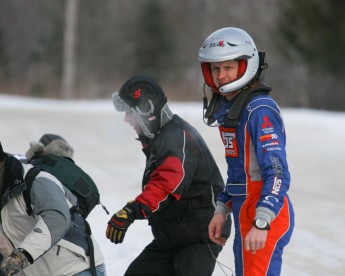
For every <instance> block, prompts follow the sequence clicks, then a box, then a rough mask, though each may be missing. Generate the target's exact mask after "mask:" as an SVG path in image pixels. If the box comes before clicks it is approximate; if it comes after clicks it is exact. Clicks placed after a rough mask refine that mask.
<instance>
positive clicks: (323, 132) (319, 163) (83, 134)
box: [0, 95, 345, 276]
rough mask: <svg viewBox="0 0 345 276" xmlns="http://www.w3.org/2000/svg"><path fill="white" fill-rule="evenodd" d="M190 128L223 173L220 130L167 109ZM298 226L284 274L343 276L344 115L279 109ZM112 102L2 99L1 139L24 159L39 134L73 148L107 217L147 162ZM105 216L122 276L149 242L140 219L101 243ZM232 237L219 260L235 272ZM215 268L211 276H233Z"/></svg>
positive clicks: (113, 267) (106, 247)
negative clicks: (119, 239) (121, 237)
mask: <svg viewBox="0 0 345 276" xmlns="http://www.w3.org/2000/svg"><path fill="white" fill-rule="evenodd" d="M171 108H172V110H173V111H174V112H175V113H177V114H179V115H181V116H182V117H183V118H184V119H185V120H187V121H189V122H190V123H191V124H192V125H194V126H195V127H196V128H197V129H198V130H199V131H200V132H201V134H202V135H203V137H204V139H205V140H206V142H207V143H208V145H209V147H210V148H211V150H212V152H213V154H214V156H215V158H216V160H217V162H218V165H219V167H220V169H221V171H222V172H223V173H224V178H225V171H226V165H225V161H224V153H223V151H224V149H223V145H222V143H221V140H220V137H219V133H218V130H217V129H215V128H210V127H207V126H206V125H205V124H204V123H203V122H202V104H201V101H200V103H176V102H172V103H171ZM283 114H284V119H285V123H286V131H287V139H288V140H287V141H288V144H287V153H288V161H289V166H290V171H291V175H292V182H291V187H290V191H289V194H290V197H291V199H292V202H293V204H294V208H295V214H296V226H295V231H294V234H293V237H292V240H291V242H290V244H289V246H288V247H286V250H285V252H284V256H283V258H284V260H283V261H284V265H283V270H282V275H285V276H290V275H299V276H304V275H312V276H315V275H339V276H340V275H345V274H344V273H345V272H344V271H345V238H344V237H345V235H344V229H345V180H344V179H345V177H344V175H345V174H344V173H343V172H342V171H343V170H345V142H344V141H345V113H341V112H325V111H316V110H307V109H290V108H287V109H283ZM123 116H124V114H123V113H118V112H116V111H115V110H114V109H113V107H112V103H111V100H110V99H109V100H102V101H57V100H55V101H54V100H38V99H31V98H22V97H12V96H5V95H0V141H1V142H2V145H3V147H4V149H5V150H6V151H7V152H11V153H25V151H26V150H27V149H28V146H29V142H30V141H37V140H38V139H39V138H40V137H41V135H42V134H44V133H56V134H60V135H61V136H63V137H64V138H65V139H66V140H67V141H69V143H70V144H71V145H72V146H73V147H74V149H75V158H74V159H75V161H76V162H77V164H79V165H80V166H81V167H82V168H84V169H85V170H86V171H87V172H88V173H89V174H90V175H91V176H92V177H93V178H94V180H95V181H96V183H97V184H98V186H99V189H100V193H101V201H102V203H103V204H104V205H105V206H106V207H107V208H108V210H109V211H110V212H111V213H114V212H115V211H117V210H118V209H120V208H122V207H123V206H124V205H125V204H126V202H127V201H128V200H130V199H133V198H134V197H135V196H136V195H137V194H139V193H140V187H141V178H142V172H143V169H144V163H145V158H144V155H143V154H142V152H141V146H140V144H139V143H138V142H137V141H135V138H136V135H135V133H134V131H133V129H132V128H131V127H129V126H128V125H127V124H125V123H124V122H123ZM109 218H110V215H109V216H108V215H106V213H105V212H104V211H103V209H102V208H101V207H96V208H95V209H94V211H93V212H92V213H91V215H90V216H89V219H88V220H89V222H90V224H91V227H92V230H93V234H94V236H95V237H96V239H97V240H98V242H99V244H100V245H101V248H102V251H103V254H104V256H105V259H106V265H107V271H108V275H111V276H118V275H119V276H120V275H123V273H124V271H125V270H126V268H127V266H128V265H129V263H130V262H131V260H133V259H134V258H135V257H136V256H137V254H138V253H139V252H140V251H141V250H142V249H143V248H144V246H145V245H146V244H147V243H149V242H150V241H151V239H152V235H151V232H150V228H149V226H148V225H147V222H145V221H136V222H135V223H134V224H133V225H132V226H131V227H130V228H129V230H128V232H127V234H126V238H125V241H124V243H123V244H120V245H114V244H112V243H110V242H109V241H108V240H107V239H106V238H105V229H106V225H107V222H108V220H109ZM232 238H233V237H232V236H231V238H230V239H229V240H228V242H227V244H226V245H225V247H224V249H223V251H222V252H221V254H220V256H219V258H218V260H219V262H221V263H222V264H225V265H227V266H229V267H231V268H232V269H233V267H234V265H233V253H232ZM224 269H225V273H226V274H224V272H223V271H222V270H221V269H220V267H219V266H217V267H216V269H215V271H214V274H213V275H215V276H222V275H231V272H230V270H229V269H227V268H224Z"/></svg>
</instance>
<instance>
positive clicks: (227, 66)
mask: <svg viewBox="0 0 345 276" xmlns="http://www.w3.org/2000/svg"><path fill="white" fill-rule="evenodd" d="M210 65H211V73H212V79H213V82H214V84H215V86H216V87H217V88H219V87H220V86H222V85H224V84H227V83H229V82H232V81H233V80H235V79H236V78H237V72H238V61H235V60H227V61H222V62H211V64H210Z"/></svg>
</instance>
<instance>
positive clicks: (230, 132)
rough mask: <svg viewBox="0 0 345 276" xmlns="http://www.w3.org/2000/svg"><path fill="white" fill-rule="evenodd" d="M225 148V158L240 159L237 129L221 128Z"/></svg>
mask: <svg viewBox="0 0 345 276" xmlns="http://www.w3.org/2000/svg"><path fill="white" fill-rule="evenodd" d="M219 131H220V135H221V137H222V140H223V143H224V147H225V157H238V146H237V140H236V130H235V128H232V127H231V128H227V127H222V126H221V127H219Z"/></svg>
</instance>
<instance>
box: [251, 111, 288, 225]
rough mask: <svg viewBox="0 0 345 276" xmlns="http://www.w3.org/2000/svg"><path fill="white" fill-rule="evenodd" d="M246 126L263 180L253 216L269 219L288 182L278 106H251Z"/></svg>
mask: <svg viewBox="0 0 345 276" xmlns="http://www.w3.org/2000/svg"><path fill="white" fill-rule="evenodd" d="M248 130H249V133H250V136H251V139H252V141H253V146H254V150H255V153H256V157H257V162H258V165H259V167H260V170H261V174H262V177H263V181H264V184H263V188H262V191H261V195H260V200H259V202H258V204H257V209H256V217H259V216H260V217H263V218H265V219H266V220H267V221H269V222H270V221H272V220H273V219H274V218H275V217H276V216H277V215H278V213H279V211H280V209H281V208H282V206H283V204H284V197H285V196H286V193H287V191H288V189H289V186H290V173H289V169H288V164H287V159H286V135H285V128H284V123H283V119H282V117H281V114H280V111H279V109H278V107H276V106H262V107H259V108H257V109H255V110H254V111H253V112H252V113H251V115H250V117H249V121H248Z"/></svg>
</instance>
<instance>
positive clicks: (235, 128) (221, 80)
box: [199, 27, 294, 276]
mask: <svg viewBox="0 0 345 276" xmlns="http://www.w3.org/2000/svg"><path fill="white" fill-rule="evenodd" d="M199 61H200V62H201V69H202V73H203V76H204V79H205V83H206V85H207V86H209V87H210V90H211V94H212V98H211V101H210V103H208V100H207V97H206V96H205V100H204V106H205V114H204V118H205V120H206V123H207V124H208V125H210V126H217V127H218V128H219V131H220V134H221V137H222V140H223V143H224V146H225V158H226V161H227V164H228V170H227V184H226V188H225V190H224V191H223V192H221V193H220V194H219V195H218V197H217V207H216V211H215V214H214V217H213V219H212V220H211V222H210V224H209V237H210V239H211V240H212V241H214V242H215V243H218V244H220V245H224V244H225V239H224V238H222V237H221V235H220V233H221V229H222V228H223V225H224V222H225V218H226V215H227V214H229V213H231V212H232V214H233V219H234V224H235V240H234V247H233V250H234V255H235V270H236V275H245V276H249V275H250V276H252V275H274V276H276V275H279V274H280V271H281V265H282V254H283V249H284V247H285V246H286V245H287V244H288V243H289V241H290V238H291V235H292V232H293V228H294V212H293V208H292V204H291V201H290V199H289V197H288V195H287V191H288V189H289V186H290V173H289V169H288V163H287V159H286V149H285V145H286V136H285V128H284V123H283V119H282V116H281V112H280V109H279V107H278V105H277V103H276V102H275V101H274V100H273V99H272V97H271V96H270V95H269V94H270V91H271V88H270V87H267V86H266V85H264V84H263V83H262V80H261V77H262V71H263V70H264V69H265V68H266V67H267V64H266V63H265V62H264V53H261V52H258V50H257V48H256V46H255V43H254V41H253V39H252V38H251V37H250V36H249V35H248V33H246V32H245V31H243V30H241V29H238V28H230V27H229V28H223V29H220V30H217V31H215V32H214V33H212V34H211V35H210V36H209V37H208V38H207V39H206V40H205V42H204V43H203V45H202V46H201V48H200V50H199Z"/></svg>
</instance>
